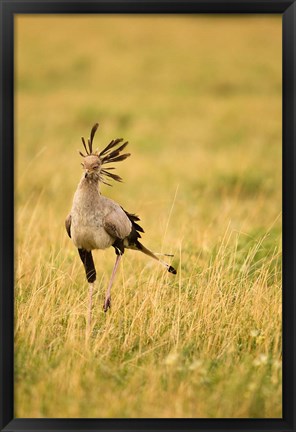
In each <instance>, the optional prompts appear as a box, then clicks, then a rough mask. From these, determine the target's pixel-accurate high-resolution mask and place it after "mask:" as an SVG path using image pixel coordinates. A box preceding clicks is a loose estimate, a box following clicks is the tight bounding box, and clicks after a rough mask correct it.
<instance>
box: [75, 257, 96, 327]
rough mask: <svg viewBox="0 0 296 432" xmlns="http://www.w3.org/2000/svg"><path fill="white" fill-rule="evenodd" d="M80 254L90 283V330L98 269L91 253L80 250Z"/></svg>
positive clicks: (88, 319)
mask: <svg viewBox="0 0 296 432" xmlns="http://www.w3.org/2000/svg"><path fill="white" fill-rule="evenodd" d="M78 252H79V256H80V258H81V261H82V262H83V265H84V268H85V274H86V279H87V281H88V283H89V303H88V314H87V317H88V318H87V325H88V328H89V329H90V325H91V309H92V295H93V288H94V282H95V280H96V269H95V265H94V260H93V257H92V254H91V251H86V250H85V249H78Z"/></svg>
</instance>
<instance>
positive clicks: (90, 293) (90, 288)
mask: <svg viewBox="0 0 296 432" xmlns="http://www.w3.org/2000/svg"><path fill="white" fill-rule="evenodd" d="M94 285H95V284H94V282H90V283H89V284H88V286H89V302H88V317H87V326H88V328H89V329H90V326H91V310H92V295H93V289H94Z"/></svg>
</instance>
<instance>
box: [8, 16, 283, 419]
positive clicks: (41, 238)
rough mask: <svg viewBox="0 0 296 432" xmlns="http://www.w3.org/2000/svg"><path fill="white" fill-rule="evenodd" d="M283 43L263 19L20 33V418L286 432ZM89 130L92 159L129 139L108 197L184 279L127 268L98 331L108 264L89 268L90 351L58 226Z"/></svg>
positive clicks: (58, 27) (71, 254)
mask: <svg viewBox="0 0 296 432" xmlns="http://www.w3.org/2000/svg"><path fill="white" fill-rule="evenodd" d="M41 30H42V32H41ZM40 32H41V33H40ZM280 32H281V23H280V19H279V18H274V17H257V18H248V17H246V18H239V17H235V18H234V19H231V18H226V17H219V18H218V17H217V18H210V17H157V18H152V17H124V16H121V17H119V16H113V17H108V16H105V17H63V18H58V17H49V18H48V17H41V16H37V17H30V16H28V17H21V18H20V17H19V18H17V19H16V36H17V37H16V48H17V50H16V90H17V91H16V163H15V166H16V192H15V202H16V260H15V261H16V268H15V278H16V284H15V397H16V416H17V417H281V415H282V410H281V318H282V317H281V102H280V101H281V71H280V57H281V46H280V44H281V35H280ZM40 34H42V38H40V37H38V35H40ZM95 121H99V122H100V123H101V129H100V131H99V132H98V135H97V137H96V145H98V146H102V145H104V144H106V143H107V142H108V140H110V139H112V138H114V137H116V136H120V135H123V136H124V137H125V138H127V139H128V140H129V141H130V151H131V153H132V157H131V158H130V159H128V160H127V161H125V162H124V163H122V164H121V165H120V166H119V165H118V172H119V173H120V175H122V177H123V178H124V180H125V183H124V184H123V185H118V184H117V185H114V187H113V188H112V189H111V188H109V189H108V188H107V187H103V188H102V193H104V194H106V195H108V196H110V197H111V198H113V199H115V200H117V201H118V202H120V204H121V205H123V207H124V208H126V209H127V210H128V211H132V212H136V213H138V214H139V215H140V217H141V219H142V222H143V227H144V228H145V231H146V234H145V235H144V236H143V242H144V243H145V244H146V245H147V246H148V247H150V248H151V249H153V250H156V251H163V252H169V253H174V255H175V257H174V259H173V261H172V264H173V265H174V266H176V267H177V268H178V274H177V276H173V275H170V274H168V273H165V272H164V271H163V269H162V268H161V267H159V266H157V263H155V262H153V261H149V259H148V258H147V257H145V256H141V255H140V254H138V253H136V252H132V251H128V252H126V254H125V255H124V259H123V263H122V265H121V267H120V271H119V274H118V276H117V279H116V282H115V285H114V289H113V295H112V300H113V303H112V310H111V312H110V313H108V314H106V315H105V314H104V313H103V310H102V305H103V298H104V290H105V288H106V284H107V281H108V278H109V276H110V273H111V270H112V266H113V262H114V258H115V256H114V251H113V250H108V251H97V252H95V253H94V258H95V262H96V266H97V273H98V279H97V283H96V291H95V296H94V305H93V325H92V331H91V334H90V335H89V334H87V332H86V311H87V301H88V292H87V291H88V288H87V284H86V281H85V278H84V271H83V267H82V264H81V263H80V261H79V257H78V254H77V251H76V250H75V248H74V246H73V244H72V243H71V241H70V240H69V238H68V237H67V235H66V232H65V229H64V219H65V216H66V215H67V213H68V211H69V209H70V206H71V200H72V196H73V193H74V190H75V187H76V184H77V182H78V181H79V177H80V175H81V168H80V167H79V163H80V160H79V156H78V154H77V151H76V150H77V148H79V147H80V145H81V144H80V136H81V135H84V136H86V135H87V134H88V133H89V131H90V128H91V126H92V124H93V123H94V122H95Z"/></svg>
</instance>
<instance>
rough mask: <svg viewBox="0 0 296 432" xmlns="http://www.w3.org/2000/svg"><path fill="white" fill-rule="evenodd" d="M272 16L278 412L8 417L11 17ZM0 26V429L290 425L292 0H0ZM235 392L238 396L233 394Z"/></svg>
mask: <svg viewBox="0 0 296 432" xmlns="http://www.w3.org/2000/svg"><path fill="white" fill-rule="evenodd" d="M48 13H51V14H52V13H54V14H86V13H87V14H102V13H129V14H132V13H146V14H147V13H149V14H158V13H168V14H174V13H179V14H189V13H196V14H197V13H198V14H204V13H207V14H262V13H264V14H280V15H281V16H282V26H283V32H282V46H283V59H282V61H283V63H282V65H283V87H282V90H283V91H282V95H283V117H282V120H283V123H282V126H283V166H282V168H283V171H282V172H283V202H282V206H283V366H284V368H283V418H282V419H153V418H149V419H83V418H80V419H70V418H69V419H20V418H18V419H15V418H14V408H13V405H14V395H13V367H14V348H13V326H14V318H13V286H14V174H13V173H14V150H13V143H14V88H13V85H14V57H13V51H14V15H15V14H48ZM0 20H1V23H0V29H1V36H0V40H1V82H0V85H1V100H0V133H1V146H0V161H1V181H0V197H1V236H0V238H1V249H0V251H1V256H0V276H1V341H0V342H1V377H0V383H1V397H0V410H1V411H0V421H1V424H0V426H1V430H3V431H6V432H12V431H39V430H40V431H76V430H83V431H94V430H98V431H105V430H106V431H107V430H108V431H133V430H135V431H164V430H170V431H173V430H180V431H184V432H185V431H203V430H211V431H231V430H233V431H234V430H235V431H242V430H244V431H248V430H252V431H258V432H259V431H276V430H281V431H295V430H296V421H295V416H296V414H295V412H296V411H295V382H296V381H295V364H296V356H295V345H296V344H295V341H296V338H295V317H296V310H295V305H296V302H295V269H296V259H295V243H296V238H295V202H296V201H295V178H296V177H295V169H296V163H295V149H294V148H295V141H296V128H295V125H296V110H295V103H296V55H295V54H296V4H295V1H292V0H282V1H280V0H247V1H245V0H244V1H240V0H227V1H223V0H222V1H220V0H186V1H181V0H178V1H176V0H106V1H100V0H90V1H83V0H73V1H70V0H69V1H59V0H17V1H16V0H0ZM238 397H239V395H238Z"/></svg>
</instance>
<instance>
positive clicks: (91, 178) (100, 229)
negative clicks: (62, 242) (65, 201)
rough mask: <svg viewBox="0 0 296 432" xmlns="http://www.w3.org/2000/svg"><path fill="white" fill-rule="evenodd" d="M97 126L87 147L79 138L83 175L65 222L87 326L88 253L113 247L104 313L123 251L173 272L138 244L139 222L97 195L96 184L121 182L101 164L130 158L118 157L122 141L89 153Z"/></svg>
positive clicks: (91, 268) (92, 272) (91, 270)
mask: <svg viewBox="0 0 296 432" xmlns="http://www.w3.org/2000/svg"><path fill="white" fill-rule="evenodd" d="M98 126H99V124H98V123H96V124H95V125H94V126H93V128H92V130H91V133H90V138H89V139H88V142H87V144H88V145H86V142H85V140H84V138H82V143H83V147H84V150H85V153H86V154H83V153H82V152H80V151H79V153H80V155H81V156H82V157H83V163H82V164H81V165H82V166H83V169H84V173H83V176H82V178H81V180H80V182H79V184H78V187H77V190H76V192H75V194H74V198H73V204H72V209H71V212H70V214H69V215H68V216H67V218H66V221H65V225H66V230H67V233H68V235H69V237H70V238H71V239H72V241H73V243H74V245H75V246H76V247H77V248H78V252H79V256H80V258H81V260H82V262H83V265H84V268H85V273H86V278H87V281H88V283H89V305H88V324H89V325H90V324H91V310H92V295H93V288H94V282H95V280H96V269H95V265H94V261H93V257H92V250H94V249H106V248H108V247H110V246H113V247H114V249H115V253H116V261H115V265H114V268H113V271H112V275H111V278H110V281H109V284H108V288H107V291H106V296H105V302H104V307H103V309H104V312H107V310H108V309H109V308H110V307H111V287H112V284H113V281H114V278H115V274H116V271H117V268H118V265H119V262H120V259H121V257H122V255H123V253H124V250H125V249H133V250H136V251H140V252H143V253H144V254H146V255H148V256H150V257H151V258H154V259H155V260H157V261H158V262H159V263H160V264H162V265H163V266H164V267H166V269H167V270H168V271H169V272H170V273H173V274H176V273H177V272H176V270H175V269H174V268H173V267H172V266H171V265H169V264H167V263H166V262H164V261H162V260H161V259H159V258H158V257H157V256H156V254H154V253H153V252H151V251H150V250H149V249H147V248H146V247H145V246H144V245H143V244H142V243H140V241H139V238H141V234H140V233H143V232H144V230H143V228H142V227H141V226H140V225H138V223H137V222H138V221H139V220H140V219H139V218H138V216H136V215H135V214H132V213H129V212H127V211H125V210H124V209H123V208H122V207H121V206H120V205H119V204H117V203H116V202H115V201H112V200H111V199H109V198H107V197H105V196H103V195H102V194H101V193H100V190H99V184H100V183H104V184H107V185H108V186H111V185H110V184H109V183H108V182H107V181H106V179H107V178H108V177H109V178H111V179H113V180H116V181H118V182H121V181H122V179H121V177H119V176H118V175H116V174H114V173H112V172H110V171H112V170H113V169H114V168H113V167H107V168H105V165H107V164H109V163H113V162H120V161H123V160H124V159H126V158H127V157H128V156H130V153H124V154H121V152H122V151H123V150H124V149H125V147H126V146H127V144H128V142H124V143H122V142H123V139H122V138H117V139H115V140H112V141H111V142H110V143H109V144H108V145H107V147H106V148H104V150H102V151H101V152H98V151H95V152H93V139H94V136H95V133H96V130H97V129H98ZM164 255H165V254H164ZM167 256H172V255H167Z"/></svg>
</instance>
